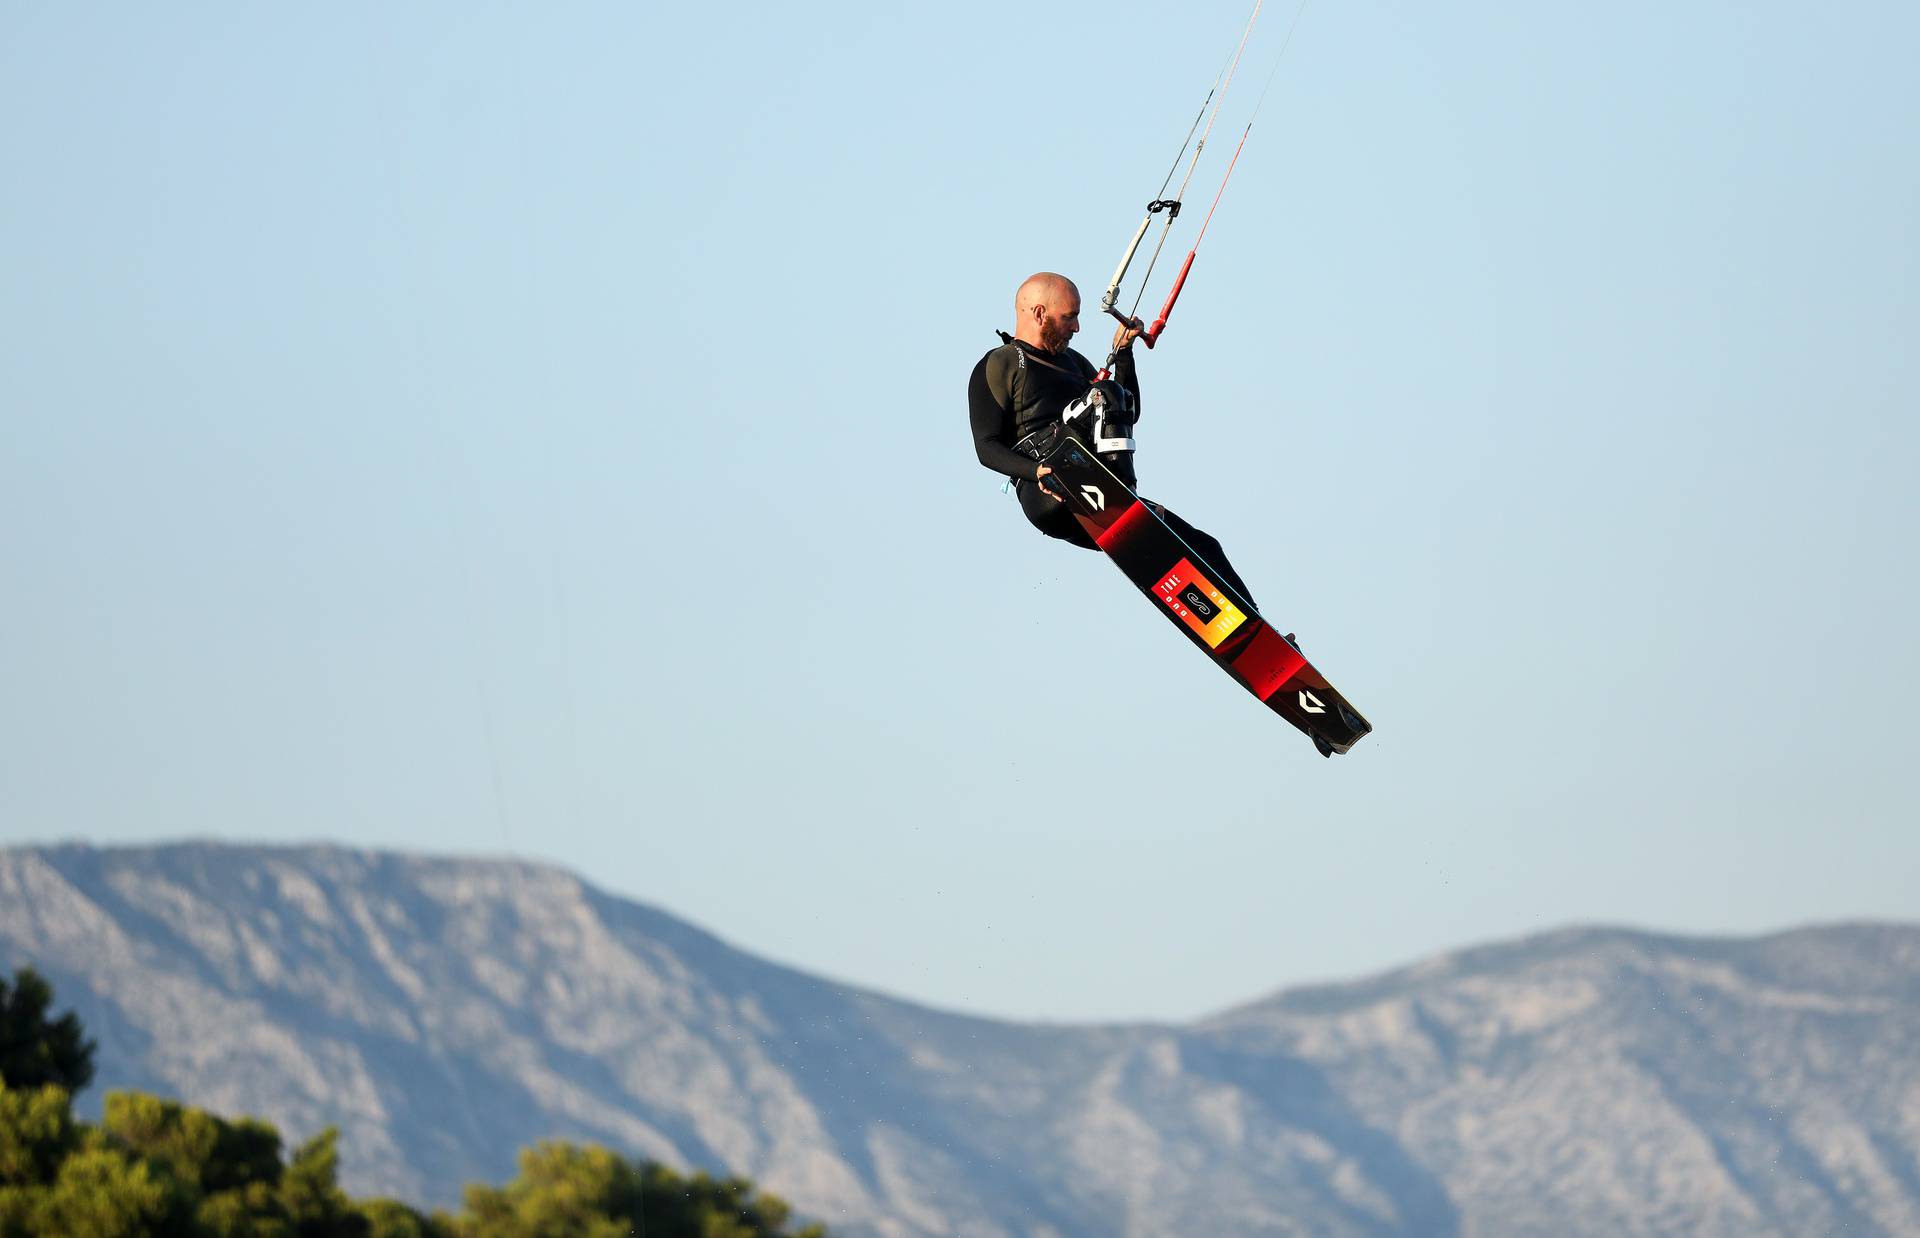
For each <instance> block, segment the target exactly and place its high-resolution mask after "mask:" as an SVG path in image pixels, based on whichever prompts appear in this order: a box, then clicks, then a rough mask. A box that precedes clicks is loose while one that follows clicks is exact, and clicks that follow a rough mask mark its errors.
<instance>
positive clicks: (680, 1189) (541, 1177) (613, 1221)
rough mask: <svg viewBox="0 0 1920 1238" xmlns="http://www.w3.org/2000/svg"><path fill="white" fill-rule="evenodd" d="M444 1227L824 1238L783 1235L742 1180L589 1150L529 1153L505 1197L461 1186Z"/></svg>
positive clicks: (816, 1232)
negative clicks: (463, 1194)
mask: <svg viewBox="0 0 1920 1238" xmlns="http://www.w3.org/2000/svg"><path fill="white" fill-rule="evenodd" d="M466 1204H467V1206H466V1210H465V1211H464V1212H463V1213H461V1214H460V1215H459V1216H457V1217H454V1218H452V1219H451V1224H452V1227H453V1231H454V1233H455V1234H456V1235H458V1236H459V1238H630V1236H633V1235H638V1234H645V1235H647V1238H826V1230H825V1229H824V1228H823V1227H821V1226H818V1225H814V1226H808V1227H807V1228H806V1229H802V1230H789V1229H787V1221H788V1218H789V1217H790V1216H791V1215H792V1209H790V1208H789V1207H788V1206H787V1204H786V1202H785V1201H784V1200H782V1199H780V1198H779V1197H778V1196H774V1195H756V1194H755V1193H754V1187H753V1184H752V1183H751V1182H749V1181H747V1180H746V1179H744V1178H725V1179H715V1178H711V1177H709V1176H708V1175H706V1174H704V1173H701V1174H695V1175H693V1176H692V1177H682V1176H680V1175H679V1174H676V1173H674V1172H673V1171H672V1170H671V1169H668V1168H666V1167H665V1166H663V1165H654V1164H645V1163H636V1162H631V1161H627V1160H625V1159H623V1158H621V1157H620V1156H619V1155H618V1154H616V1153H614V1152H611V1151H609V1150H607V1149H606V1148H597V1147H584V1148H583V1147H580V1146H578V1145H575V1144H570V1143H560V1142H548V1143H540V1144H536V1145H534V1146H533V1147H531V1148H527V1149H525V1150H524V1151H522V1152H521V1153H520V1174H519V1176H518V1177H517V1178H515V1179H514V1180H513V1181H512V1182H510V1183H508V1184H507V1185H506V1186H504V1187H493V1186H478V1185H476V1186H470V1187H468V1188H467V1198H466Z"/></svg>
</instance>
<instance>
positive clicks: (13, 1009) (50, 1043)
mask: <svg viewBox="0 0 1920 1238" xmlns="http://www.w3.org/2000/svg"><path fill="white" fill-rule="evenodd" d="M52 1005H53V986H52V985H50V984H48V983H47V982H46V981H45V980H44V979H42V978H41V976H40V973H39V972H36V971H35V970H33V968H31V967H23V968H21V969H20V970H19V971H16V972H15V973H14V974H13V984H12V985H8V984H7V982H6V981H5V980H0V1080H5V1081H6V1082H7V1083H8V1084H9V1085H11V1086H13V1087H16V1088H37V1087H40V1086H42V1085H44V1084H48V1083H51V1084H53V1085H55V1086H56V1087H62V1088H65V1089H66V1090H67V1094H68V1095H69V1096H72V1095H75V1094H77V1093H79V1092H80V1090H81V1089H83V1088H85V1087H86V1086H87V1084H89V1083H91V1082H93V1050H94V1044H93V1042H92V1041H91V1040H88V1039H87V1038H86V1036H85V1034H84V1033H83V1032H82V1030H81V1027H80V1018H79V1016H78V1015H76V1014H74V1013H73V1012H72V1011H71V1010H69V1011H68V1012H67V1013H65V1014H63V1015H61V1016H60V1017H59V1018H58V1019H52V1020H49V1019H48V1018H47V1010H48V1008H49V1007H51V1006H52Z"/></svg>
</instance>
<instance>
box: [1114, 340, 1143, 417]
mask: <svg viewBox="0 0 1920 1238" xmlns="http://www.w3.org/2000/svg"><path fill="white" fill-rule="evenodd" d="M1113 380H1114V381H1115V382H1117V383H1119V384H1120V385H1121V386H1122V387H1125V388H1126V389H1127V390H1128V391H1129V392H1131V393H1132V395H1133V419H1134V420H1135V421H1138V420H1140V372H1139V371H1138V370H1136V369H1134V366H1133V345H1132V344H1128V345H1127V346H1126V347H1125V348H1122V349H1121V350H1120V351H1119V352H1117V353H1115V354H1114V355H1113Z"/></svg>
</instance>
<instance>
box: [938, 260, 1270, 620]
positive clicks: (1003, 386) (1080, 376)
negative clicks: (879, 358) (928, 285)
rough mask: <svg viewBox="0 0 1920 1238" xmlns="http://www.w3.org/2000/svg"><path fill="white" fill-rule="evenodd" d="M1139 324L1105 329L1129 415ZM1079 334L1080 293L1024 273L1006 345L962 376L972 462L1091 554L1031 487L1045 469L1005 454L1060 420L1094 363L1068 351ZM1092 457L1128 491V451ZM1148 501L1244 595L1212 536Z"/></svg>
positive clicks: (1048, 528)
mask: <svg viewBox="0 0 1920 1238" xmlns="http://www.w3.org/2000/svg"><path fill="white" fill-rule="evenodd" d="M1141 329H1142V327H1141V322H1140V320H1139V319H1138V318H1135V319H1133V320H1132V321H1131V322H1129V323H1125V324H1122V325H1121V327H1120V328H1119V329H1118V330H1117V331H1115V332H1114V333H1113V362H1112V366H1113V378H1114V380H1115V381H1116V382H1117V383H1118V384H1119V385H1120V387H1121V388H1123V389H1124V390H1125V392H1126V394H1127V395H1128V396H1129V397H1130V399H1131V401H1132V405H1133V414H1134V417H1135V418H1136V419H1137V418H1138V416H1139V410H1140V380H1139V375H1138V373H1137V372H1136V371H1135V369H1134V364H1133V341H1134V338H1135V337H1136V336H1138V335H1139V334H1140V332H1141ZM1079 330H1080V290H1079V289H1078V288H1075V287H1074V286H1073V281H1072V280H1070V279H1068V278H1067V277H1066V276H1064V275H1055V274H1053V273H1052V272H1050V271H1042V272H1041V273H1040V274H1038V275H1034V276H1031V277H1029V278H1028V279H1027V281H1026V282H1025V283H1023V284H1021V285H1020V290H1019V291H1018V292H1016V293H1015V294H1014V330H1013V334H1012V335H1011V336H1008V335H1006V334H1005V333H1002V334H1001V337H1000V338H1001V339H1003V340H1005V341H1006V343H1004V344H1002V345H1001V346H1000V347H999V348H996V349H994V350H993V351H991V352H989V353H988V354H987V355H986V356H984V357H982V358H980V363H979V364H978V365H976V366H974V367H973V376H972V377H971V378H969V379H968V380H967V409H968V415H969V418H970V420H971V421H972V423H973V449H974V454H975V455H977V456H979V458H980V463H981V464H983V465H985V466H986V467H988V468H990V469H992V470H993V471H994V472H996V473H1003V474H1005V475H1006V476H1008V477H1011V478H1012V479H1013V484H1014V486H1015V489H1016V493H1017V494H1018V495H1019V499H1020V510H1021V511H1022V512H1023V513H1025V515H1026V517H1027V520H1028V521H1029V522H1030V523H1032V525H1033V527H1034V528H1036V529H1039V530H1040V531H1041V532H1042V533H1045V534H1046V535H1047V536H1048V537H1057V538H1059V539H1060V540H1061V541H1065V542H1072V543H1073V544H1074V545H1076V546H1084V547H1085V548H1087V549H1088V550H1098V549H1099V546H1098V545H1096V544H1095V542H1094V540H1093V538H1092V537H1091V536H1089V535H1088V533H1087V531H1086V530H1085V529H1083V528H1081V527H1080V522H1079V521H1078V520H1076V519H1074V516H1073V509H1072V508H1070V507H1069V506H1068V505H1067V504H1066V503H1065V502H1063V501H1062V500H1060V499H1057V498H1055V497H1054V496H1053V495H1051V494H1048V493H1047V491H1046V489H1045V488H1044V487H1043V486H1042V485H1041V484H1040V479H1041V478H1043V477H1045V476H1047V474H1048V473H1049V472H1051V470H1050V469H1048V468H1047V467H1046V466H1045V465H1043V464H1040V463H1038V462H1036V461H1033V460H1030V459H1028V458H1027V457H1026V456H1024V455H1022V454H1020V453H1019V452H1018V451H1015V450H1014V444H1016V443H1018V442H1019V441H1020V440H1021V439H1023V438H1025V437H1026V436H1027V435H1029V434H1032V433H1033V432H1034V431H1036V430H1039V429H1042V428H1043V427H1045V426H1047V425H1050V424H1052V423H1053V422H1056V421H1059V420H1060V418H1061V415H1062V414H1063V413H1064V412H1065V411H1066V408H1067V405H1069V404H1071V403H1072V402H1073V401H1074V400H1076V399H1078V398H1080V397H1081V396H1083V395H1085V394H1086V393H1087V389H1088V387H1090V386H1092V384H1093V380H1094V375H1095V373H1096V372H1097V371H1096V369H1095V367H1094V364H1093V362H1091V361H1089V360H1087V359H1086V358H1085V357H1083V356H1081V355H1080V354H1079V353H1077V352H1075V351H1074V350H1073V349H1071V348H1069V347H1067V342H1068V341H1069V340H1071V339H1072V338H1073V337H1074V335H1075V334H1076V333H1077V332H1078V331H1079ZM1101 458H1102V459H1103V460H1106V461H1107V463H1108V465H1109V466H1110V467H1111V468H1112V469H1113V471H1114V472H1115V473H1117V474H1119V476H1120V480H1121V481H1124V482H1125V483H1126V484H1127V486H1128V487H1129V488H1130V489H1136V491H1137V486H1136V483H1135V480H1134V468H1133V453H1132V452H1131V451H1127V452H1124V453H1118V454H1111V455H1108V454H1103V455H1102V457H1101ZM1152 507H1153V509H1154V510H1155V511H1156V512H1158V513H1159V514H1160V516H1161V517H1162V518H1164V519H1165V520H1166V522H1167V523H1168V524H1169V525H1171V526H1172V527H1173V530H1174V532H1176V533H1178V534H1179V535H1180V537H1181V538H1182V539H1183V540H1184V541H1185V542H1186V543H1187V545H1189V546H1191V547H1193V549H1194V550H1195V551H1197V552H1198V553H1199V555H1200V557H1201V558H1202V559H1204V560H1205V561H1206V562H1207V564H1208V565H1210V566H1211V567H1213V568H1214V569H1215V570H1216V571H1218V572H1219V573H1220V574H1221V575H1222V576H1224V577H1226V578H1227V581H1228V583H1230V584H1232V585H1233V587H1234V588H1236V589H1238V590H1239V591H1240V595H1241V596H1242V597H1244V598H1246V599H1247V600H1248V601H1249V602H1251V601H1252V600H1253V594H1252V593H1251V592H1250V591H1249V590H1248V589H1247V586H1246V582H1245V581H1243V580H1241V579H1240V576H1239V573H1237V572H1235V571H1234V570H1233V565H1232V564H1230V563H1228V562H1227V554H1226V551H1224V550H1222V549H1221V548H1220V543H1219V542H1217V541H1215V540H1214V539H1213V538H1211V537H1209V536H1208V535H1207V534H1205V533H1203V532H1201V531H1200V530H1199V529H1196V528H1195V527H1194V526H1192V525H1190V524H1188V523H1187V522H1186V521H1185V520H1182V519H1181V518H1180V517H1179V516H1177V515H1175V514H1174V513H1172V512H1170V511H1168V510H1167V509H1166V508H1164V507H1162V506H1161V505H1160V504H1158V503H1154V504H1152Z"/></svg>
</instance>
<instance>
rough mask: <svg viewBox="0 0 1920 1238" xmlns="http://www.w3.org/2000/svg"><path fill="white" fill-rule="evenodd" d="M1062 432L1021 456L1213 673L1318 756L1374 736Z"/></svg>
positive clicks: (1246, 605)
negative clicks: (1287, 726) (1290, 728)
mask: <svg viewBox="0 0 1920 1238" xmlns="http://www.w3.org/2000/svg"><path fill="white" fill-rule="evenodd" d="M1065 429H1066V427H1065V426H1064V425H1061V426H1059V427H1058V430H1059V431H1060V432H1058V433H1043V434H1042V435H1038V436H1035V439H1029V440H1026V441H1023V442H1022V443H1021V444H1020V447H1021V449H1022V450H1023V451H1025V453H1026V454H1027V455H1029V456H1032V457H1033V458H1034V459H1036V460H1038V461H1039V462H1040V463H1042V464H1044V465H1046V466H1047V467H1048V468H1049V469H1051V470H1053V474H1052V476H1050V477H1048V478H1046V481H1047V482H1048V483H1051V484H1049V485H1048V486H1047V487H1046V488H1047V490H1048V492H1049V493H1051V494H1053V495H1054V497H1056V498H1062V499H1064V500H1065V501H1066V502H1067V503H1068V505H1069V506H1070V507H1071V508H1072V510H1073V514H1074V516H1075V517H1076V518H1077V519H1078V520H1079V522H1080V525H1081V527H1082V528H1084V529H1085V530H1086V531H1087V533H1088V535H1090V536H1091V537H1092V538H1093V540H1094V541H1095V542H1097V543H1098V544H1099V546H1100V549H1101V550H1103V551H1105V552H1106V555H1107V557H1108V558H1110V559H1112V560H1113V561H1114V563H1115V564H1117V565H1118V566H1119V568H1120V570H1121V571H1122V572H1124V573H1125V574H1126V577H1127V579H1128V580H1131V581H1132V582H1133V583H1134V584H1135V585H1136V586H1138V587H1139V589H1140V591H1141V592H1142V593H1143V594H1145V595H1146V596H1147V597H1149V598H1151V599H1153V602H1154V605H1155V606H1156V607H1157V608H1158V609H1159V611H1160V613H1161V614H1163V615H1165V616H1166V617H1167V618H1168V619H1170V620H1172V621H1173V623H1174V625H1175V626H1176V627H1178V628H1179V629H1180V630H1181V631H1183V632H1185V633H1186V635H1187V638H1188V639H1189V640H1191V641H1192V642H1193V643H1194V644H1195V645H1196V646H1198V647H1199V648H1200V649H1202V650H1204V651H1205V652H1206V654H1207V656H1208V657H1210V658H1211V659H1213V662H1214V665H1216V666H1218V667H1219V668H1220V669H1221V670H1223V671H1225V672H1227V674H1229V675H1231V676H1233V678H1234V679H1236V680H1238V681H1239V682H1240V684H1241V685H1242V686H1243V687H1245V688H1246V689H1247V691H1249V692H1251V693H1253V695H1254V696H1256V697H1258V698H1259V699H1260V700H1261V701H1262V702H1263V703H1265V705H1266V706H1267V708H1269V709H1271V710H1272V711H1273V712H1274V713H1277V714H1279V715H1280V716H1281V717H1282V718H1285V719H1286V720H1287V721H1288V722H1291V723H1292V724H1293V725H1294V726H1295V727H1297V728H1299V729H1300V730H1301V731H1302V732H1304V733H1305V734H1306V736H1307V737H1308V738H1309V739H1311V740H1312V741H1313V744H1314V747H1315V748H1317V749H1319V751H1320V755H1322V756H1327V757H1330V756H1332V755H1333V754H1334V753H1336V752H1342V753H1343V752H1345V751H1347V749H1349V748H1351V747H1353V745H1354V744H1355V743H1357V742H1359V740H1360V738H1361V737H1362V736H1364V735H1366V734H1367V733H1368V732H1370V731H1372V730H1373V726H1372V724H1371V723H1369V722H1368V721H1367V720H1366V719H1365V718H1363V717H1361V716H1360V713H1359V711H1358V710H1356V709H1354V708H1353V706H1352V705H1350V704H1348V703H1347V699H1346V698H1345V697H1344V696H1342V695H1340V693H1339V691H1337V690H1336V689H1335V688H1334V686H1333V685H1332V684H1330V683H1328V682H1327V677H1326V676H1325V675H1322V674H1321V673H1320V672H1319V671H1318V670H1316V669H1315V668H1314V666H1313V664H1312V663H1310V662H1308V661H1307V659H1306V657H1305V655H1303V654H1302V653H1301V652H1300V649H1299V647H1298V646H1297V645H1295V644H1294V643H1293V641H1291V640H1289V639H1288V638H1287V637H1286V636H1285V635H1283V634H1282V633H1281V632H1280V631H1279V630H1278V629H1277V628H1275V627H1274V626H1273V625H1272V624H1271V623H1269V622H1267V620H1265V619H1263V618H1262V617H1261V616H1260V614H1259V612H1258V611H1256V610H1255V609H1254V608H1253V603H1251V602H1250V601H1248V600H1247V599H1246V598H1245V597H1243V596H1241V595H1240V592H1239V591H1238V590H1236V589H1235V588H1234V587H1233V586H1232V585H1230V584H1228V583H1227V581H1226V580H1224V579H1222V578H1221V576H1220V575H1219V573H1217V572H1215V571H1214V570H1213V569H1212V568H1210V567H1208V566H1207V564H1206V562H1205V561H1204V560H1202V559H1201V558H1200V556H1199V555H1198V554H1196V553H1195V552H1194V550H1193V548H1192V547H1190V546H1188V545H1187V543H1186V541H1185V540H1184V539H1182V538H1181V536H1180V535H1179V534H1178V533H1176V532H1175V531H1174V529H1173V527H1172V526H1171V525H1169V524H1168V523H1167V522H1166V521H1165V520H1163V519H1162V518H1161V517H1160V514H1159V513H1158V512H1156V511H1154V509H1153V507H1152V506H1151V505H1150V504H1148V503H1147V502H1146V501H1145V500H1143V499H1141V498H1140V497H1139V496H1138V495H1136V494H1135V493H1134V492H1133V491H1132V490H1131V489H1130V488H1129V487H1128V486H1127V484H1126V483H1125V482H1123V481H1121V480H1120V478H1119V476H1118V475H1116V474H1115V473H1114V471H1113V470H1112V469H1110V468H1108V467H1107V465H1106V463H1105V462H1104V461H1102V460H1101V459H1100V458H1099V456H1097V455H1096V454H1094V452H1092V451H1090V450H1088V448H1087V447H1086V445H1085V444H1083V443H1082V442H1081V441H1080V439H1079V438H1078V437H1076V436H1075V435H1073V434H1070V433H1065V432H1064V431H1065ZM1036 440H1037V441H1036Z"/></svg>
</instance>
